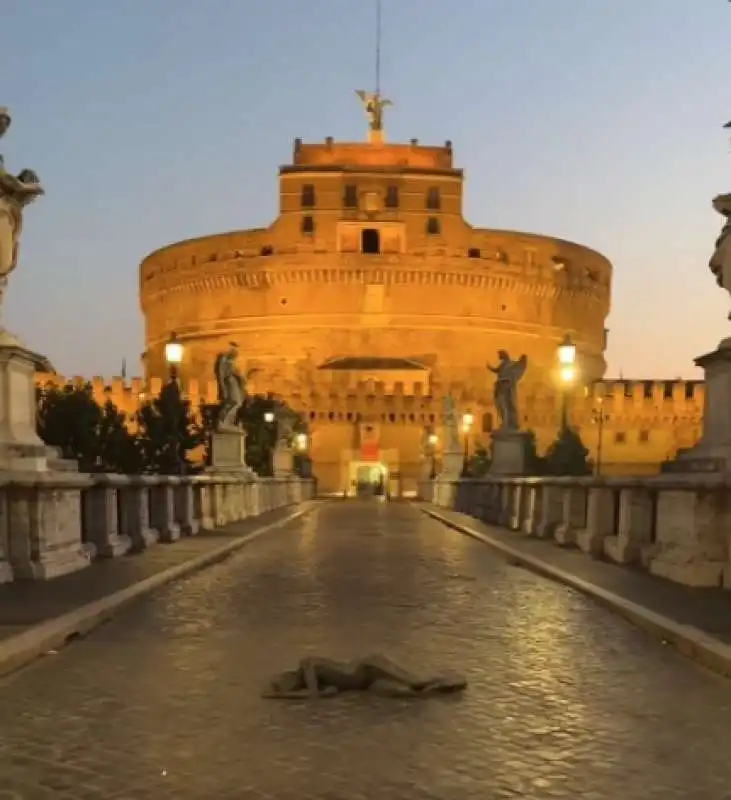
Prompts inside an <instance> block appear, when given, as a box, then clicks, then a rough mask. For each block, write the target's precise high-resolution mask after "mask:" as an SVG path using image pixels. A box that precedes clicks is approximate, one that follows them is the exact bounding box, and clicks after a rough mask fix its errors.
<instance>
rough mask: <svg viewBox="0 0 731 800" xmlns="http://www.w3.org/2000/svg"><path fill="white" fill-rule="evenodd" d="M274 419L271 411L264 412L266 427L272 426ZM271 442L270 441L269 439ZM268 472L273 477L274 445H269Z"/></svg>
mask: <svg viewBox="0 0 731 800" xmlns="http://www.w3.org/2000/svg"><path fill="white" fill-rule="evenodd" d="M275 419H276V415H275V413H274V412H273V411H265V412H264V422H265V423H266V424H267V425H274V420H275ZM270 441H271V439H270ZM269 471H270V473H271V474H272V475H274V445H270V447H269Z"/></svg>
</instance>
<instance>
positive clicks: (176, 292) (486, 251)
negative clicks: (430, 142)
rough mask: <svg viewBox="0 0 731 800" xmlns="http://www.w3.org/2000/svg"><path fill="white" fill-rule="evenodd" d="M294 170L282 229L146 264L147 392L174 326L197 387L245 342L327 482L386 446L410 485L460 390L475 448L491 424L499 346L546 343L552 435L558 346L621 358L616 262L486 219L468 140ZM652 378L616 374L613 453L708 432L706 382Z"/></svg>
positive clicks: (246, 357) (588, 360) (160, 370)
mask: <svg viewBox="0 0 731 800" xmlns="http://www.w3.org/2000/svg"><path fill="white" fill-rule="evenodd" d="M279 187H280V212H279V215H278V217H277V218H276V219H275V220H274V222H273V223H272V224H271V225H270V226H269V227H268V228H260V229H253V230H242V231H234V232H231V233H224V234H218V235H212V236H207V237H204V238H199V239H194V240H189V241H184V242H180V243H176V244H173V245H169V246H167V247H164V248H162V249H160V250H157V251H156V252H154V253H152V254H151V255H149V256H148V257H147V258H145V259H144V261H143V262H142V264H141V267H140V301H141V306H142V311H143V314H144V318H145V341H146V352H145V354H144V362H145V370H146V374H147V376H148V379H149V384H148V385H146V389H145V390H146V391H147V392H154V391H155V389H154V387H153V385H152V384H153V382H154V380H153V376H163V375H165V373H166V367H165V363H164V345H165V342H166V341H167V340H168V338H169V337H170V335H171V333H172V332H175V333H176V334H177V336H178V338H179V340H180V341H181V342H182V343H183V344H184V346H185V358H184V361H183V364H182V366H181V369H180V373H181V379H182V382H183V385H184V387H185V388H186V391H188V392H189V393H190V394H191V395H192V396H193V399H194V398H197V397H200V396H201V395H208V397H209V399H211V400H213V399H214V398H215V386H214V385H213V384H212V382H211V370H212V365H213V362H214V359H215V356H216V354H217V353H219V352H220V351H221V350H223V349H224V348H225V347H226V346H227V344H228V342H230V341H235V342H237V343H238V344H239V347H240V351H241V354H242V356H241V358H242V364H241V368H242V369H244V368H247V369H248V368H251V367H259V368H260V370H261V371H260V372H259V373H258V374H257V375H256V377H255V379H254V380H253V382H252V386H251V390H252V391H254V392H257V391H260V392H263V391H271V392H274V393H275V394H277V395H279V396H281V397H282V398H283V399H284V400H286V401H287V402H288V403H290V404H291V405H292V406H293V407H294V408H295V409H297V410H298V411H301V412H302V413H304V414H305V416H306V417H307V418H308V419H309V421H310V427H311V455H312V458H313V461H314V465H315V472H316V474H317V476H318V478H319V480H320V485H321V488H322V489H323V490H325V491H342V490H343V489H345V488H347V487H348V486H350V485H351V484H352V481H353V480H354V479H355V477H356V473H357V468H358V465H359V464H360V465H365V464H367V463H370V462H377V463H382V464H383V465H384V466H385V468H386V469H387V471H388V474H389V477H390V480H391V481H392V482H393V483H394V484H399V486H400V489H401V490H402V491H409V490H412V489H413V488H414V487H415V484H416V481H417V478H418V477H419V476H420V475H421V474H422V473H423V470H424V468H425V459H424V442H425V440H426V435H425V434H426V433H427V432H429V431H434V432H436V433H437V434H439V432H440V424H441V401H442V398H443V397H444V396H445V394H447V393H450V394H451V395H452V396H453V397H454V399H455V401H456V404H457V408H458V410H459V411H461V412H466V411H469V412H471V413H472V414H474V415H475V419H476V425H475V427H474V430H473V433H472V434H471V437H470V439H471V441H470V446H471V447H472V446H474V444H475V443H476V442H477V441H485V442H487V439H488V432H489V430H490V429H491V426H492V425H493V424H494V408H493V402H492V377H491V376H489V374H488V372H487V370H486V368H485V364H486V362H488V361H489V362H491V363H495V361H496V360H497V351H498V350H499V349H501V348H504V349H506V350H508V351H509V353H510V354H511V356H513V357H517V356H518V355H520V354H522V353H525V354H527V356H528V364H529V366H528V370H527V373H526V375H525V377H524V379H523V380H522V381H521V384H520V413H521V415H522V417H523V424H524V426H525V427H528V428H532V429H534V430H535V431H536V434H537V436H538V440H539V443H540V444H541V445H542V446H546V445H547V444H548V443H549V442H550V441H551V440H552V439H553V438H554V437H555V434H556V430H557V427H558V424H559V418H560V408H559V402H558V400H557V391H556V379H557V378H556V348H557V347H558V344H559V342H560V341H561V339H562V338H563V337H564V335H565V334H567V333H568V334H570V335H571V337H572V339H573V341H574V342H575V343H576V345H577V352H578V366H579V370H580V374H581V376H582V381H583V382H584V383H586V384H592V383H594V382H596V381H597V380H600V379H601V378H602V376H603V375H604V371H605V361H604V349H605V344H606V342H605V338H606V336H605V328H604V323H605V319H606V316H607V314H608V313H609V307H610V286H611V275H612V268H611V264H610V263H609V261H608V260H607V259H606V258H604V257H603V256H601V255H600V254H599V253H597V252H595V251H593V250H590V249H588V248H585V247H582V246H581V245H578V244H574V243H571V242H567V241H563V240H560V239H553V238H550V237H546V236H538V235H534V234H530V233H516V232H512V231H501V230H489V229H484V228H475V227H473V226H472V225H470V224H469V223H468V222H467V221H466V220H465V219H464V217H463V214H462V196H463V173H462V170H460V169H458V168H456V167H455V166H454V161H453V151H452V145H451V143H450V142H447V143H445V145H444V146H442V147H425V146H422V145H420V144H419V143H418V142H417V141H415V140H414V141H412V142H411V143H410V144H393V145H392V144H384V143H383V142H381V141H375V142H369V143H338V142H335V141H333V140H332V139H329V138H328V139H326V140H325V142H324V143H321V144H304V143H302V142H301V141H300V140H296V141H295V145H294V154H293V159H292V163H291V164H288V165H286V166H283V167H281V168H280V170H279ZM638 386H639V388H635V389H634V390H632V389H625V387H624V386H623V385H622V386H620V385H619V384H615V385H614V388H612V389H611V390H610V394H611V397H609V398H607V400H606V401H605V402H604V403H603V407H604V409H605V413H606V414H607V415H608V416H609V419H608V420H607V421H606V423H605V425H604V431H605V433H604V435H603V437H602V439H603V461H604V463H605V464H606V468H607V471H610V470H611V471H615V469H616V470H617V471H622V472H627V471H635V472H642V471H653V470H654V469H656V467H657V464H658V463H659V461H661V460H663V459H664V458H666V457H668V456H669V455H671V454H672V453H674V451H675V449H677V447H678V446H688V445H690V444H692V443H693V441H694V439H695V437H696V436H697V431H698V426H699V417H700V410H701V399H700V393H701V392H702V386H695V385H693V384H684V383H677V384H674V385H672V386H671V387H670V388H669V389H666V388H665V386H664V385H663V384H653V385H649V384H648V386H649V388H645V386H644V385H638ZM103 387H104V384H103V382H101V383H98V384H97V391H99V392H102V393H103V391H104V388H103ZM617 387H619V388H617ZM110 391H111V396H112V399H114V400H115V402H117V403H118V404H119V405H120V406H121V407H122V408H124V409H125V410H128V411H130V412H131V411H132V410H133V408H134V405H135V403H136V402H137V399H136V398H137V397H138V395H139V394H140V392H142V391H143V384H141V383H138V384H135V385H133V386H132V387H128V388H126V389H123V388H122V386H121V384H119V383H114V382H113V383H112V385H111V389H110ZM668 392H669V396H668ZM603 393H604V389H603V388H602V387H601V386H599V385H596V384H595V385H594V386H593V388H592V389H591V390H590V394H591V396H587V397H585V396H584V394H585V393H584V390H583V389H578V388H577V389H576V390H575V391H574V392H573V393H572V394H573V396H572V398H571V401H570V406H571V409H572V417H573V418H574V420H575V422H576V424H577V425H578V426H579V428H580V430H581V433H582V436H583V438H584V440H585V442H586V444H587V446H589V447H591V448H592V449H595V446H596V439H597V433H596V431H597V430H598V425H596V424H594V423H593V422H592V409H593V408H595V407H596V406H597V404H596V402H594V397H595V396H596V397H598V396H599V395H601V394H603ZM625 394H629V395H631V396H628V397H626V396H625ZM194 401H195V400H194Z"/></svg>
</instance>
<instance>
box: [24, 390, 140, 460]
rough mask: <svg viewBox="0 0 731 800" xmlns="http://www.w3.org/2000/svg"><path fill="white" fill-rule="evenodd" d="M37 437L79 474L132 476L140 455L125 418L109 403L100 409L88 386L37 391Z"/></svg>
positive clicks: (108, 401)
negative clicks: (70, 461) (58, 453)
mask: <svg viewBox="0 0 731 800" xmlns="http://www.w3.org/2000/svg"><path fill="white" fill-rule="evenodd" d="M36 398H37V418H36V422H37V429H38V435H39V436H40V437H41V439H42V440H43V441H44V442H45V443H46V444H47V445H49V446H51V447H56V448H57V449H58V450H59V451H60V453H61V456H62V457H63V458H67V459H71V460H74V461H77V462H78V464H79V469H80V470H81V471H82V472H123V473H136V472H139V470H140V454H139V450H138V449H137V447H136V443H135V438H134V436H132V435H131V434H130V433H129V431H128V429H127V426H126V424H125V423H126V418H125V415H124V414H122V413H121V412H120V411H119V409H118V408H117V407H116V406H115V405H114V404H113V403H112V402H111V401H110V400H107V402H106V403H105V404H104V405H103V406H100V405H99V404H98V403H97V402H96V401H95V400H94V396H93V394H92V389H91V385H89V384H86V385H85V386H71V385H68V386H63V387H58V386H51V385H49V386H45V387H42V388H39V389H37V393H36Z"/></svg>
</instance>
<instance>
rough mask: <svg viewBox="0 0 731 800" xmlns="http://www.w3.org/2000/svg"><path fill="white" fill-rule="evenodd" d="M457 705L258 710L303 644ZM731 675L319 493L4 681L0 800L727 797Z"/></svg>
mask: <svg viewBox="0 0 731 800" xmlns="http://www.w3.org/2000/svg"><path fill="white" fill-rule="evenodd" d="M373 651H385V652H387V653H388V654H389V655H391V656H392V657H394V658H395V659H397V660H399V661H402V662H403V663H404V664H405V665H406V666H412V667H415V668H417V669H418V668H419V667H421V666H423V667H424V668H425V669H428V670H429V671H439V670H440V669H442V668H456V669H460V670H462V671H464V672H465V673H466V675H467V677H468V679H469V681H470V686H469V688H468V690H467V692H466V693H465V695H464V696H463V697H461V698H459V697H458V698H454V697H452V698H433V699H429V700H423V701H413V700H412V701H407V700H389V699H379V698H371V697H367V696H342V697H337V698H333V699H328V700H321V701H319V702H315V703H313V702H304V703H297V702H294V703H288V702H284V701H282V702H278V701H265V700H261V699H260V698H259V691H260V689H261V687H262V685H263V684H264V682H265V681H266V679H267V677H268V676H269V675H270V674H272V673H273V672H276V671H278V670H280V669H283V668H286V667H288V666H290V665H293V664H295V663H296V662H297V660H298V659H299V658H300V657H301V656H302V655H304V654H306V653H315V654H322V655H329V656H332V657H335V658H344V659H346V658H351V657H357V656H359V655H366V654H368V653H370V652H373ZM730 712H731V682H728V681H725V680H724V679H722V678H719V677H716V676H714V675H711V674H710V673H706V672H705V671H703V670H702V669H701V668H700V667H697V666H696V665H695V664H693V663H692V662H690V661H686V660H685V659H683V658H682V657H681V656H679V655H677V654H676V653H675V652H674V651H672V650H671V649H669V648H664V647H663V646H662V644H661V643H660V642H657V641H655V640H653V639H652V638H650V637H648V636H647V635H646V634H644V633H643V632H641V631H639V630H636V629H635V628H633V627H632V626H630V625H629V624H627V623H625V622H624V621H622V620H620V619H618V618H615V617H613V616H612V615H611V614H610V613H608V612H607V611H605V610H603V609H601V608H599V607H597V606H595V605H594V604H592V603H591V602H590V601H589V600H586V599H585V598H583V597H581V596H579V595H577V594H575V593H573V592H571V591H570V590H568V589H566V588H564V587H562V586H559V585H557V584H553V583H551V582H549V581H546V580H543V579H541V578H539V577H537V576H534V575H532V574H531V573H529V572H526V571H524V570H521V569H519V568H515V567H512V566H510V565H508V564H506V563H505V562H504V561H503V560H501V559H500V558H499V557H496V556H495V555H494V554H492V553H491V551H490V550H489V548H487V547H485V546H484V545H481V544H480V543H478V542H475V541H473V540H471V539H470V538H468V537H466V536H463V535H460V534H458V533H456V532H454V531H452V530H450V529H448V528H446V527H445V526H443V525H441V524H440V523H438V522H436V521H435V520H432V519H429V518H428V517H426V516H425V515H422V514H420V513H419V512H418V511H417V510H416V509H415V508H412V507H410V506H407V505H401V504H392V505H390V506H382V505H376V504H365V503H364V504H359V503H355V502H352V503H350V502H335V503H332V504H329V505H326V506H324V507H322V508H320V510H319V511H318V512H316V513H314V514H311V515H309V516H307V517H305V518H303V519H301V520H298V521H296V522H293V523H290V524H289V525H288V526H287V527H286V528H284V529H282V530H281V531H279V532H275V533H272V534H271V535H270V536H267V537H264V538H262V539H260V540H258V541H256V542H254V543H252V544H251V545H250V546H248V547H247V548H245V549H244V550H242V551H241V553H240V554H239V555H237V556H235V557H234V558H232V559H231V560H229V561H227V562H224V563H222V564H219V565H217V566H215V567H212V568H210V569H208V570H206V571H204V572H201V573H198V574H196V575H194V576H192V577H190V578H189V579H187V580H184V581H181V582H180V583H177V584H174V585H171V586H169V587H167V588H166V589H164V590H162V591H160V592H159V593H158V594H156V595H154V596H150V597H149V598H147V599H145V600H142V601H140V602H139V603H138V604H136V605H133V606H131V607H129V608H128V609H127V610H126V611H124V612H123V613H122V614H121V615H120V616H119V617H117V618H116V619H115V620H113V621H112V622H110V623H108V624H107V625H105V626H104V627H102V628H99V629H98V630H97V631H96V632H94V633H93V634H92V635H91V636H89V637H88V638H86V639H84V640H81V641H78V642H76V643H74V644H72V645H70V646H69V647H68V648H66V649H65V650H63V651H62V652H61V653H59V654H58V655H56V656H49V657H48V658H46V659H43V660H42V661H40V662H38V663H36V664H35V665H33V666H31V667H29V668H27V669H25V670H24V671H22V672H20V673H18V674H16V675H14V676H12V677H10V678H6V679H5V680H4V681H2V682H0V800H10V798H13V799H15V798H23V799H24V800H40V798H44V799H45V798H54V799H56V798H58V799H59V800H60V799H62V798H67V799H69V800H70V798H74V799H75V800H85V799H86V798H88V799H89V800H91V799H92V798H94V799H96V798H98V799H99V800H101V798H104V800H122V798H129V800H146V799H147V798H150V800H152V798H154V799H155V800H158V798H167V797H169V798H179V799H180V800H192V799H193V798H200V800H227V799H230V800H234V799H236V800H248V799H249V798H251V800H254V798H256V800H265V798H277V799H278V800H295V798H296V799H297V800H315V798H319V799H320V800H365V799H366V798H367V799H368V800H373V798H384V800H452V799H454V800H469V799H470V798H479V799H480V800H491V799H492V798H495V799H497V798H517V797H526V798H530V800H543V799H544V798H545V799H546V800H548V799H549V798H552V799H558V798H565V799H566V800H568V798H571V799H572V800H575V798H582V800H604V799H605V798H606V800H617V799H618V798H623V800H653V798H658V799H659V798H662V800H673V799H674V798H684V799H686V798H689V797H693V798H694V800H723V799H724V798H728V797H730V796H731V761H729V758H728V753H729V752H730V751H731V728H729V725H728V719H729V714H730Z"/></svg>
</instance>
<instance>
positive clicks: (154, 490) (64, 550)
mask: <svg viewBox="0 0 731 800" xmlns="http://www.w3.org/2000/svg"><path fill="white" fill-rule="evenodd" d="M314 493H315V482H314V480H312V479H303V478H300V477H298V476H295V475H293V476H291V477H289V478H256V477H255V476H252V477H248V476H245V477H242V476H228V475H221V474H211V475H196V476H186V477H176V476H162V475H155V476H147V475H144V476H142V475H140V476H133V477H128V476H125V475H110V474H101V475H81V474H78V473H58V472H52V473H39V474H35V475H28V477H23V478H21V479H13V480H6V479H3V478H0V583H2V582H4V581H9V580H13V579H36V580H38V579H41V580H43V579H48V578H53V577H56V576H58V575H63V574H66V573H69V572H74V571H76V570H78V569H81V568H83V567H87V566H89V564H90V563H91V562H92V561H93V560H94V559H96V558H105V557H114V556H119V555H123V554H125V553H128V552H139V551H141V550H144V549H146V548H147V547H149V546H150V545H152V544H154V543H155V542H158V541H162V542H173V541H175V540H177V539H179V538H180V537H181V536H193V535H195V534H197V533H198V532H199V531H201V530H204V529H205V530H210V529H213V528H217V527H221V526H223V525H226V524H228V523H231V522H237V521H239V520H242V519H245V518H247V517H255V516H258V515H259V514H263V513H264V512H266V511H270V510H273V509H276V508H281V507H282V506H287V505H292V504H296V503H301V502H304V501H305V500H309V499H311V498H312V497H313V496H314Z"/></svg>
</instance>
